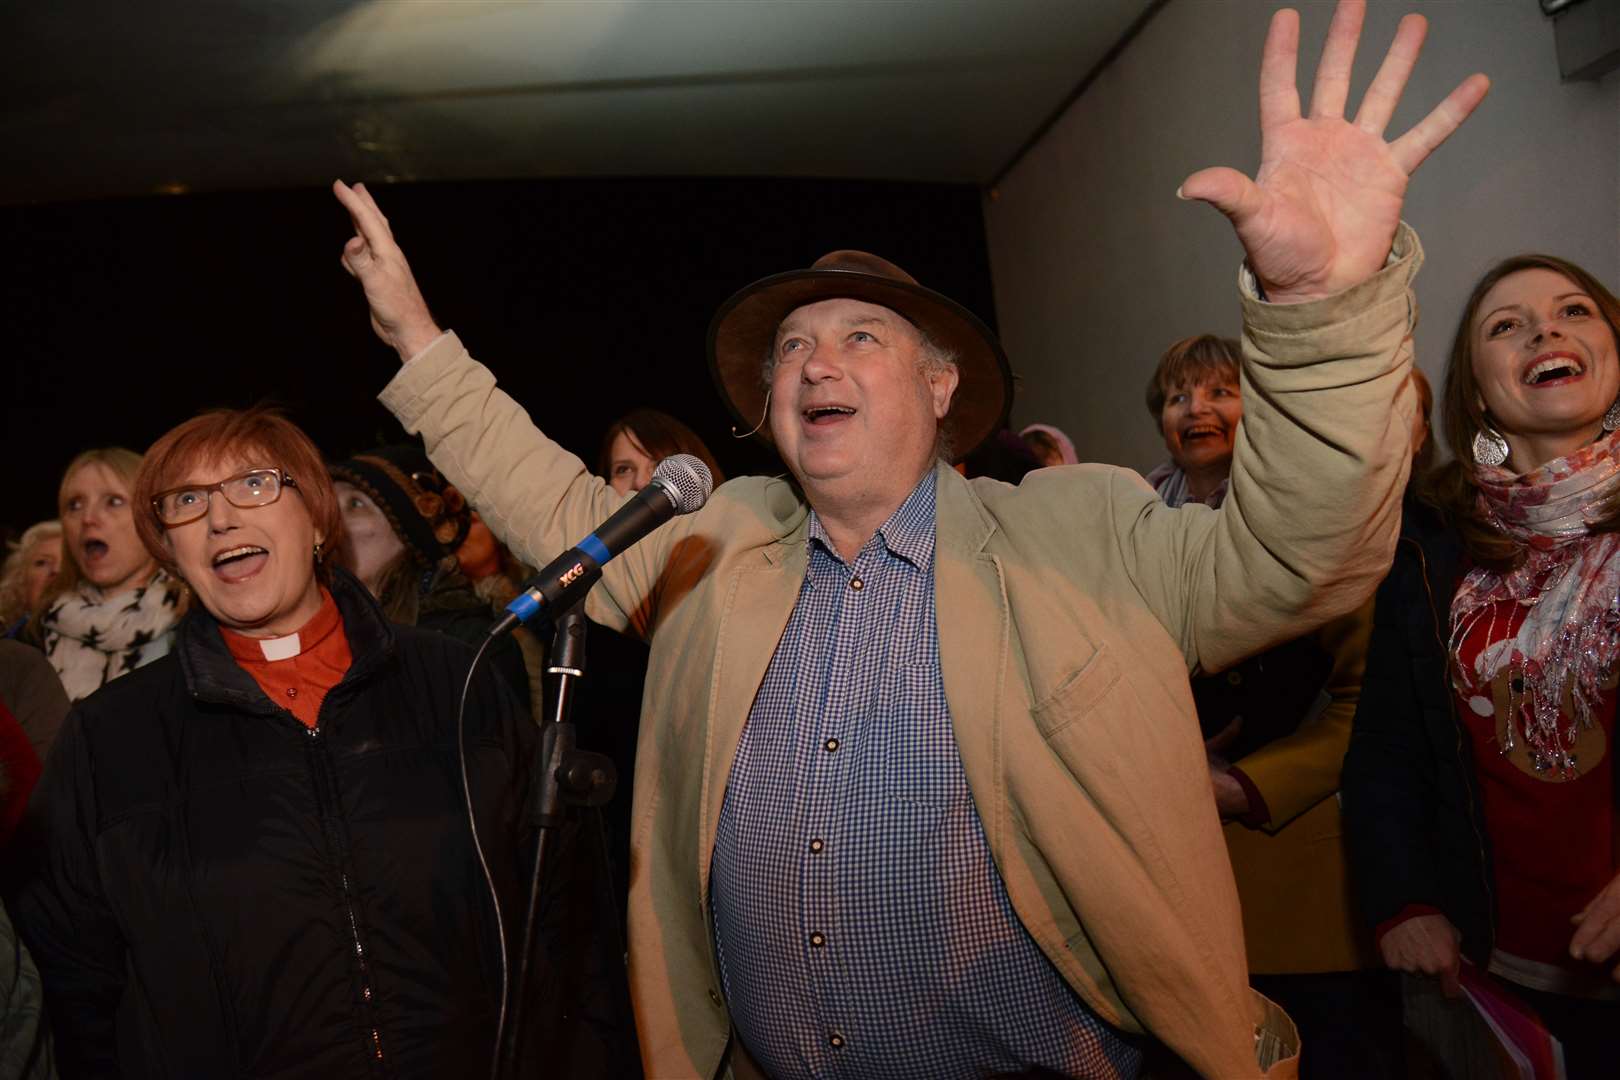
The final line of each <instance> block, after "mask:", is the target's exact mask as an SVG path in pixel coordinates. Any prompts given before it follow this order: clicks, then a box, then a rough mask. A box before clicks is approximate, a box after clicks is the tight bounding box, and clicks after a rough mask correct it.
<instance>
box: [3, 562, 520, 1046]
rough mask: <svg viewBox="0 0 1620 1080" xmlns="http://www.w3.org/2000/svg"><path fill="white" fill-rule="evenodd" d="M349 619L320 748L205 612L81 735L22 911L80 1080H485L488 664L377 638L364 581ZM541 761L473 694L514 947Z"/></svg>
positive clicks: (492, 852)
mask: <svg viewBox="0 0 1620 1080" xmlns="http://www.w3.org/2000/svg"><path fill="white" fill-rule="evenodd" d="M333 594H334V596H335V598H336V600H337V603H338V607H339V610H340V612H341V614H342V618H343V626H344V630H345V631H346V633H347V635H348V639H349V645H350V649H351V652H352V653H353V656H354V662H353V665H352V667H351V668H350V669H349V672H348V674H347V675H346V676H345V677H344V678H343V681H342V682H341V683H339V685H338V686H336V687H335V688H333V690H332V691H331V692H330V694H329V695H328V696H327V698H326V700H325V702H324V704H323V705H322V707H321V712H320V723H319V728H318V729H317V730H316V731H310V730H308V729H306V728H305V727H304V725H303V724H302V723H300V722H299V721H298V720H297V719H295V718H294V717H293V716H292V715H291V714H290V713H288V712H286V711H285V710H283V709H281V708H280V707H279V706H277V705H274V704H272V703H271V702H270V700H269V699H268V698H267V697H266V696H265V695H264V694H263V693H262V692H261V691H260V689H259V687H258V685H257V684H256V683H255V682H254V681H253V679H252V677H251V676H249V675H248V674H247V673H246V672H245V671H243V670H242V669H241V668H240V667H238V666H237V665H236V663H235V662H234V661H233V660H232V658H231V656H230V654H229V652H228V651H227V650H226V647H225V644H224V641H223V640H222V638H221V636H220V633H219V630H218V627H217V625H216V624H215V622H214V621H213V620H212V618H210V617H209V615H208V614H207V612H205V611H202V610H200V607H198V608H194V609H193V611H192V612H191V614H190V615H189V616H188V617H187V618H186V620H185V622H184V623H183V624H182V626H181V629H180V633H179V635H178V638H177V641H176V647H175V651H174V653H172V654H171V655H170V656H168V657H165V658H164V659H162V660H160V661H157V662H155V663H153V664H150V665H148V666H147V667H144V668H141V669H140V670H138V671H135V672H133V673H131V674H130V675H127V676H125V677H124V678H121V679H118V680H117V681H115V682H113V683H111V684H109V685H108V686H107V687H106V688H105V689H103V690H102V691H100V692H98V693H96V694H94V695H92V696H91V697H90V698H88V699H86V700H85V701H83V702H81V703H80V704H79V705H78V706H77V707H76V708H75V709H74V711H73V712H72V714H71V715H70V716H69V717H68V720H67V722H66V723H65V725H64V726H63V728H62V732H61V735H60V736H59V738H58V742H57V745H56V748H55V750H54V752H53V753H52V755H51V759H50V762H49V765H48V766H47V769H46V772H45V776H44V779H43V780H42V781H41V784H40V787H39V790H38V792H37V794H36V797H35V800H34V803H33V805H32V811H31V828H32V830H33V832H32V835H31V836H30V840H31V842H32V844H33V849H32V850H33V857H32V861H31V865H30V869H29V872H28V876H27V877H26V878H25V879H24V880H23V881H22V882H21V883H20V888H19V889H18V890H17V891H16V896H15V904H14V907H13V916H14V918H15V920H16V922H17V925H18V928H19V929H20V931H21V932H22V934H23V937H24V938H25V940H26V941H27V943H28V946H29V948H30V949H32V950H33V953H34V956H35V958H36V960H37V961H38V964H39V968H40V971H41V973H42V976H43V981H44V984H45V989H46V997H47V1004H48V1007H49V1010H50V1015H51V1022H52V1026H53V1028H54V1029H55V1031H56V1038H57V1049H58V1053H59V1057H60V1064H61V1071H62V1075H63V1076H64V1077H69V1076H90V1075H93V1076H107V1075H119V1074H122V1075H126V1076H174V1077H182V1076H184V1077H193V1076H195V1077H245V1076H277V1077H291V1076H300V1077H302V1076H319V1077H363V1076H379V1077H417V1076H420V1077H449V1076H478V1075H482V1074H483V1073H485V1072H486V1071H487V1063H488V1060H489V1054H490V1050H491V1042H492V1040H493V1037H494V1030H495V1017H496V1011H497V1005H498V996H499V995H498V990H497V987H498V984H499V970H498V965H499V953H498V940H497V937H496V933H495V929H494V917H493V914H492V908H491V904H490V900H489V896H488V893H487V890H486V888H485V884H484V878H483V875H482V873H481V872H480V869H479V865H478V860H477V858H476V856H475V854H474V850H473V843H472V835H471V832H470V830H469V828H468V824H467V817H466V812H465V810H464V807H463V796H462V787H461V774H460V769H459V766H458V761H457V753H456V702H457V698H458V696H459V694H460V692H461V687H462V682H463V679H464V677H465V675H466V672H467V667H468V663H469V661H470V659H471V655H472V654H471V651H470V650H469V649H467V647H466V646H464V645H462V644H461V643H459V642H455V641H451V640H449V639H446V638H444V637H442V636H439V635H436V634H430V633H426V632H422V631H418V630H414V629H411V628H407V627H398V626H391V625H389V624H387V623H385V622H384V621H383V619H382V617H381V613H380V612H379V610H378V609H377V607H376V605H375V603H374V602H373V601H372V600H371V598H370V596H369V595H367V594H366V593H365V591H364V589H362V588H361V587H360V586H359V585H358V584H357V583H355V582H354V581H353V579H351V578H347V577H346V576H342V577H340V580H338V581H337V582H336V583H335V584H334V587H333ZM533 741H534V729H533V726H532V724H531V722H530V720H529V718H528V715H527V711H526V710H525V709H524V708H523V707H522V706H521V705H520V704H519V702H518V701H517V699H516V697H515V696H514V695H513V694H512V693H511V691H510V690H509V689H508V688H507V687H506V686H505V685H504V683H502V682H501V681H500V680H499V679H498V677H496V676H495V675H494V674H493V673H492V672H490V671H488V670H487V669H481V670H480V672H479V675H478V677H477V678H475V680H474V682H473V686H472V690H471V693H470V695H469V700H468V706H467V714H466V736H465V742H466V762H467V772H468V776H469V779H470V783H471V789H472V792H473V800H474V803H475V805H476V808H477V820H478V826H479V829H478V832H479V837H480V839H481V840H482V843H483V847H484V853H485V855H486V856H487V858H488V861H489V868H490V871H491V872H492V873H493V875H494V877H495V881H496V885H497V888H498V889H499V891H500V893H501V898H502V906H503V908H504V909H505V912H506V914H507V919H508V923H509V925H508V933H511V930H510V922H511V921H513V920H514V918H515V915H514V912H515V911H516V908H517V903H518V901H517V895H518V892H519V890H518V889H517V888H516V886H515V879H516V876H517V874H516V872H517V868H518V865H519V863H520V855H519V850H520V846H521V845H520V842H519V834H520V832H521V827H520V824H519V822H520V816H521V809H522V798H523V796H524V790H523V787H524V784H523V778H524V777H525V776H526V775H527V773H528V768H529V759H530V755H531V748H532V745H533ZM115 1015H116V1018H117V1019H116V1023H115Z"/></svg>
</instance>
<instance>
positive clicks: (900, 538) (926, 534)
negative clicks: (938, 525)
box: [809, 469, 935, 568]
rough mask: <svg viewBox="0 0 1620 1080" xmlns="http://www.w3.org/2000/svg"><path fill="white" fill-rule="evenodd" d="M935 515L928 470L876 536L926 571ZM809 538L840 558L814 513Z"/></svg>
mask: <svg viewBox="0 0 1620 1080" xmlns="http://www.w3.org/2000/svg"><path fill="white" fill-rule="evenodd" d="M934 512H935V494H934V470H933V469H929V470H928V471H927V472H925V473H924V474H923V477H922V479H921V480H919V481H917V486H916V487H914V488H912V489H911V494H910V495H908V496H906V501H905V502H903V503H901V504H900V506H899V508H898V509H897V510H895V512H894V513H892V514H890V515H889V519H888V520H887V521H885V522H884V523H883V524H882V525H879V526H878V529H877V535H878V536H879V537H881V538H882V540H883V545H884V546H885V547H886V548H888V549H889V553H890V554H891V555H898V556H900V557H901V558H902V559H905V560H906V561H907V562H909V563H911V564H912V565H913V566H916V567H918V568H924V567H927V566H928V565H929V564H930V563H932V561H933V558H934V535H935V528H934ZM809 536H810V539H811V540H814V541H816V542H817V543H819V544H820V545H821V546H822V548H823V549H824V550H826V552H827V553H828V554H830V555H832V556H834V557H835V558H836V557H837V555H838V553H837V551H836V550H835V549H834V548H833V546H832V540H831V539H830V538H829V537H828V536H827V530H826V529H824V528H822V525H821V518H820V517H819V516H818V515H817V514H816V512H815V510H814V509H812V510H811V511H810V522H809Z"/></svg>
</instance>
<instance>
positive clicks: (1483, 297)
mask: <svg viewBox="0 0 1620 1080" xmlns="http://www.w3.org/2000/svg"><path fill="white" fill-rule="evenodd" d="M1617 334H1620V301H1617V300H1616V299H1615V297H1614V295H1613V294H1612V293H1611V292H1610V291H1609V290H1608V289H1607V288H1605V287H1604V286H1603V284H1602V283H1601V282H1599V281H1598V280H1596V279H1595V278H1594V277H1593V276H1592V275H1591V274H1589V273H1588V272H1586V271H1585V270H1583V269H1582V268H1580V267H1578V266H1576V265H1574V264H1573V263H1570V262H1567V261H1565V260H1563V259H1557V258H1553V257H1551V256H1547V255H1520V256H1516V257H1514V258H1511V259H1507V260H1505V261H1503V262H1501V263H1498V264H1497V265H1496V266H1494V267H1492V268H1491V270H1490V271H1489V272H1488V273H1487V274H1486V275H1485V276H1484V277H1483V278H1481V279H1480V281H1479V283H1478V284H1477V285H1476V286H1475V287H1474V290H1473V293H1472V294H1471V295H1470V296H1469V298H1468V302H1467V304H1466V305H1465V307H1464V309H1463V313H1462V318H1461V319H1460V320H1459V323H1458V327H1457V333H1456V337H1455V339H1454V341H1453V344H1452V349H1451V358H1450V363H1449V365H1448V367H1447V370H1446V380H1445V387H1444V390H1443V392H1442V403H1441V409H1442V413H1443V416H1444V420H1445V430H1446V437H1447V440H1448V442H1449V444H1450V448H1451V451H1452V453H1453V454H1454V455H1455V457H1456V460H1455V461H1454V462H1453V463H1452V464H1451V465H1449V466H1447V467H1445V468H1444V469H1442V471H1441V473H1440V474H1439V476H1438V477H1437V478H1436V482H1435V483H1434V484H1433V485H1432V486H1430V487H1429V489H1428V492H1427V496H1428V499H1429V501H1430V502H1431V503H1432V505H1430V506H1422V505H1414V504H1411V503H1409V504H1408V512H1407V514H1406V519H1405V521H1404V523H1403V528H1402V543H1401V545H1400V547H1399V549H1398V551H1397V554H1396V558H1395V564H1394V567H1393V568H1392V569H1391V571H1390V574H1389V577H1388V578H1387V579H1386V580H1385V582H1384V584H1383V585H1382V586H1381V587H1380V589H1379V592H1378V597H1377V609H1376V610H1377V618H1376V625H1375V629H1374V632H1373V638H1372V644H1371V649H1370V652H1369V656H1368V661H1367V674H1366V683H1365V686H1364V688H1363V693H1362V698H1361V706H1360V708H1359V709H1358V710H1357V713H1356V721H1355V735H1354V738H1353V740H1352V743H1351V748H1350V753H1349V756H1348V757H1347V759H1346V761H1345V786H1344V793H1345V821H1346V826H1347V834H1348V837H1349V840H1350V843H1351V848H1352V853H1353V856H1354V866H1355V881H1356V883H1357V888H1358V892H1359V894H1360V901H1361V907H1362V910H1363V914H1364V916H1365V918H1366V919H1367V920H1368V922H1369V924H1371V925H1372V926H1373V927H1375V928H1376V933H1377V936H1378V947H1379V951H1380V952H1381V953H1382V956H1383V959H1384V962H1385V963H1386V964H1388V966H1389V967H1391V968H1394V969H1396V970H1399V971H1404V972H1410V973H1413V974H1414V975H1422V976H1430V977H1434V978H1436V979H1438V980H1439V983H1440V986H1441V987H1442V988H1443V990H1444V991H1445V992H1446V993H1448V994H1455V993H1456V990H1457V983H1458V979H1459V970H1460V964H1461V963H1462V962H1463V961H1465V960H1466V961H1468V962H1470V963H1471V964H1473V965H1475V966H1476V967H1477V968H1480V969H1486V970H1488V971H1489V972H1490V974H1491V975H1493V976H1495V977H1497V978H1499V979H1502V980H1505V982H1506V983H1507V984H1508V985H1509V986H1510V987H1511V990H1512V992H1513V993H1514V994H1516V995H1518V996H1519V997H1521V998H1523V999H1525V1000H1526V1001H1528V1002H1529V1003H1530V1004H1531V1005H1532V1006H1533V1007H1534V1008H1535V1009H1536V1011H1537V1012H1539V1013H1540V1014H1541V1016H1542V1018H1543V1019H1544V1020H1545V1021H1546V1023H1547V1025H1548V1026H1549V1028H1550V1029H1551V1030H1552V1032H1553V1033H1554V1034H1555V1035H1556V1036H1557V1037H1558V1038H1559V1039H1560V1040H1562V1041H1563V1043H1564V1050H1565V1055H1566V1061H1567V1063H1568V1066H1569V1076H1570V1077H1571V1078H1572V1080H1577V1078H1581V1077H1596V1076H1611V1075H1613V1069H1614V1062H1615V1060H1616V1055H1617V1054H1620V986H1617V985H1616V981H1617V980H1620V967H1616V965H1615V961H1616V958H1617V956H1616V954H1617V951H1620V874H1617V871H1620V858H1617V851H1620V847H1617V842H1620V830H1617V828H1616V807H1615V799H1616V794H1617V788H1616V782H1615V767H1616V761H1615V757H1614V751H1613V739H1614V735H1615V684H1616V675H1617V673H1620V671H1617V666H1616V664H1617V661H1620V604H1617V600H1620V445H1617V440H1616V436H1615V435H1614V434H1613V432H1614V431H1615V430H1617V429H1620V356H1617V354H1616V337H1617Z"/></svg>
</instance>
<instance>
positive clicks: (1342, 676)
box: [1236, 599, 1373, 833]
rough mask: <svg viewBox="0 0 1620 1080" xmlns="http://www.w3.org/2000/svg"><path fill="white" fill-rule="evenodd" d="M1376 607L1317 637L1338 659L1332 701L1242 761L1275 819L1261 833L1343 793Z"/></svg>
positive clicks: (1330, 690)
mask: <svg viewBox="0 0 1620 1080" xmlns="http://www.w3.org/2000/svg"><path fill="white" fill-rule="evenodd" d="M1372 616H1373V602H1372V601H1371V600H1370V599H1369V600H1368V601H1367V602H1366V603H1364V604H1362V605H1361V606H1360V607H1359V608H1357V609H1356V610H1355V611H1353V612H1351V613H1350V614H1348V615H1345V616H1342V617H1340V618H1337V619H1334V620H1333V621H1332V622H1330V623H1328V624H1327V625H1326V626H1324V627H1322V629H1321V630H1319V631H1318V632H1317V641H1318V642H1319V643H1320V644H1321V646H1322V648H1323V649H1324V650H1326V652H1327V653H1328V654H1329V655H1330V656H1332V657H1333V670H1332V671H1331V672H1329V674H1328V681H1327V685H1326V686H1325V687H1324V688H1323V689H1324V690H1325V691H1326V693H1327V695H1328V697H1329V699H1330V700H1329V702H1328V705H1327V707H1326V708H1324V709H1323V710H1322V711H1321V712H1320V713H1319V714H1318V715H1316V716H1313V717H1311V718H1310V719H1309V720H1307V721H1305V722H1304V723H1303V724H1301V725H1300V726H1299V729H1298V730H1297V731H1295V732H1294V733H1293V734H1292V735H1287V736H1285V737H1283V738H1281V739H1277V740H1276V741H1274V742H1270V743H1267V744H1266V745H1265V746H1262V747H1261V748H1260V749H1258V750H1256V751H1255V752H1254V753H1252V754H1250V755H1248V756H1247V757H1245V758H1243V759H1242V760H1241V761H1239V762H1237V763H1236V764H1237V767H1238V768H1240V769H1242V770H1243V774H1244V775H1245V776H1247V777H1248V778H1249V780H1250V782H1252V783H1253V784H1254V786H1255V788H1256V789H1258V790H1259V792H1260V795H1261V797H1263V798H1264V799H1265V800H1266V809H1267V810H1269V811H1270V812H1271V818H1270V820H1268V821H1267V822H1266V823H1265V824H1264V825H1263V826H1261V828H1263V829H1265V830H1266V831H1267V832H1270V833H1275V832H1278V831H1279V830H1281V829H1282V828H1283V827H1284V826H1286V825H1287V824H1289V823H1290V822H1291V821H1293V820H1294V819H1295V818H1297V817H1299V815H1301V814H1303V813H1304V812H1305V811H1307V810H1309V809H1310V808H1311V807H1313V806H1315V805H1316V804H1317V803H1319V802H1321V801H1322V800H1323V799H1326V798H1330V797H1332V796H1333V795H1334V793H1336V792H1337V791H1338V790H1339V775H1340V773H1341V772H1342V771H1343V768H1344V755H1345V751H1347V750H1349V749H1350V724H1351V721H1352V720H1354V719H1355V715H1356V705H1357V703H1359V702H1360V701H1361V679H1362V676H1363V674H1364V673H1365V672H1366V670H1367V642H1368V641H1369V640H1370V639H1371V638H1372Z"/></svg>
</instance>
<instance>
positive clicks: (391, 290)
mask: <svg viewBox="0 0 1620 1080" xmlns="http://www.w3.org/2000/svg"><path fill="white" fill-rule="evenodd" d="M332 193H333V194H334V195H336V196H337V197H338V202H340V203H342V204H343V207H344V209H346V210H348V211H349V218H350V220H352V221H353V222H354V235H353V236H352V237H350V238H349V242H348V243H346V244H344V245H343V269H345V270H347V271H348V272H349V273H350V275H352V276H353V277H354V278H355V279H356V280H358V281H359V282H360V285H361V287H362V288H363V289H365V291H366V302H367V303H368V304H370V305H371V328H372V329H373V330H375V331H376V332H377V336H378V337H380V338H382V339H383V341H384V342H385V343H386V344H388V345H391V346H393V348H394V349H395V350H396V351H397V352H398V353H399V358H400V359H401V360H409V359H410V358H411V357H413V356H415V355H416V354H417V353H419V352H421V351H422V350H423V349H425V348H427V347H428V345H430V344H431V343H432V342H433V339H434V338H436V337H438V336H439V334H440V333H441V331H440V330H439V327H438V324H437V323H435V322H434V321H433V314H432V313H431V312H430V311H428V306H427V301H426V300H424V299H422V290H420V289H418V288H417V287H416V278H415V277H414V276H412V274H411V264H410V263H408V262H406V261H405V253H404V252H403V251H401V250H400V249H399V245H398V244H396V243H394V234H393V232H392V230H390V229H389V228H388V219H387V218H385V217H383V214H382V211H381V210H379V209H378V208H377V201H376V200H375V199H373V198H372V197H371V192H369V191H367V190H366V186H365V185H364V184H356V185H354V187H352V188H351V187H349V186H348V185H347V184H345V183H344V182H343V181H341V180H336V181H333V183H332Z"/></svg>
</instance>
